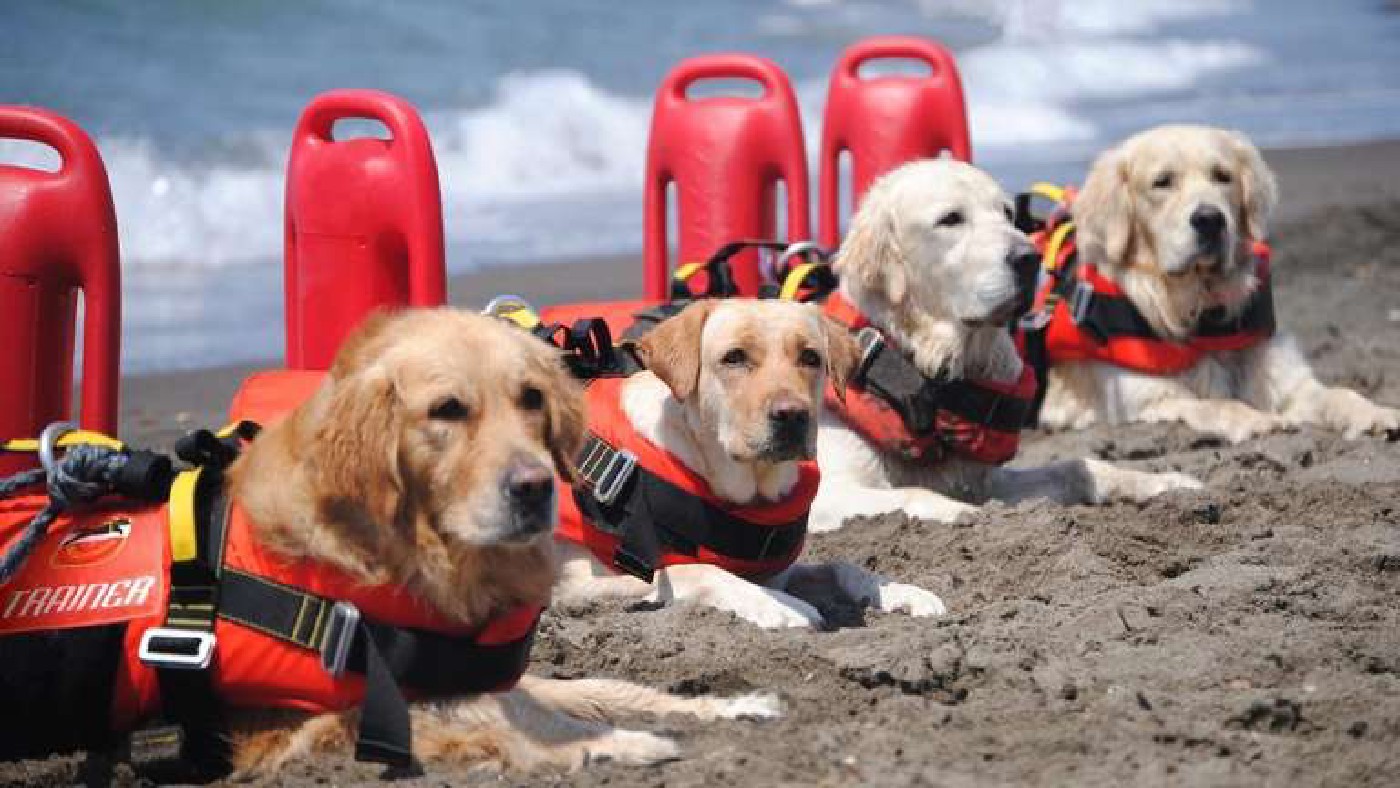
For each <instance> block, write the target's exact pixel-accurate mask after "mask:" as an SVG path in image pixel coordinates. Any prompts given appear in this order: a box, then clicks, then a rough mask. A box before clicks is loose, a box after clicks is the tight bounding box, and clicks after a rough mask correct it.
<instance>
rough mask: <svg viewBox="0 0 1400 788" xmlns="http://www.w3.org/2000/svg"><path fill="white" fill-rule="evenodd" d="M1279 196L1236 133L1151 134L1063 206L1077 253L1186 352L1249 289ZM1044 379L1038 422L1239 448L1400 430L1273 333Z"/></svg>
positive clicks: (1394, 420) (1103, 165)
mask: <svg viewBox="0 0 1400 788" xmlns="http://www.w3.org/2000/svg"><path fill="white" fill-rule="evenodd" d="M1277 199H1278V189H1277V186H1276V185H1275V181H1274V176H1273V174H1272V173H1271V172H1270V171H1269V168H1268V166H1267V165H1266V164H1265V163H1264V160H1263V157H1261V156H1260V155H1259V151H1258V150H1257V149H1256V148H1255V147H1254V145H1252V144H1251V143H1250V142H1249V140H1248V139H1246V138H1245V137H1244V136H1243V135H1241V134H1239V133H1236V132H1231V131H1226V130H1223V129H1216V128H1209V127H1204V126H1163V127H1160V128H1155V129H1151V130H1149V131H1145V132H1142V133H1140V134H1138V135H1136V136H1134V137H1131V138H1129V139H1127V140H1125V141H1124V142H1122V143H1121V144H1120V145H1118V146H1117V147H1116V148H1113V149H1111V150H1109V151H1107V152H1105V153H1104V154H1102V155H1101V156H1100V157H1099V158H1098V160H1097V161H1096V162H1095V163H1094V165H1093V167H1092V169H1091V170H1090V172H1089V177H1088V179H1087V180H1086V181H1085V184H1084V188H1083V190H1082V191H1081V192H1080V194H1079V196H1078V198H1077V199H1075V201H1074V204H1073V207H1072V211H1073V215H1074V221H1075V224H1076V227H1077V229H1076V233H1077V236H1078V238H1077V244H1078V254H1079V255H1080V257H1081V259H1082V260H1083V261H1087V262H1089V263H1091V264H1092V265H1094V266H1096V267H1097V269H1098V272H1099V273H1100V274H1101V275H1102V276H1104V277H1106V278H1107V279H1109V280H1111V281H1112V282H1113V283H1115V284H1116V285H1118V287H1119V288H1120V289H1121V290H1122V292H1123V293H1124V294H1125V295H1126V296H1127V298H1128V299H1129V301H1131V303H1132V305H1133V306H1134V307H1136V309H1137V311H1138V312H1139V313H1140V314H1141V315H1142V317H1143V318H1145V319H1146V321H1147V322H1148V323H1149V324H1150V325H1151V327H1152V329H1153V330H1154V331H1155V332H1156V333H1157V334H1158V335H1159V336H1161V337H1164V338H1166V339H1168V340H1171V341H1175V342H1185V341H1187V340H1188V339H1189V338H1190V337H1191V336H1192V334H1193V331H1194V330H1195V329H1196V326H1197V321H1198V319H1199V318H1200V317H1201V315H1202V313H1203V312H1204V311H1205V310H1207V309H1212V308H1223V309H1224V310H1225V311H1226V312H1227V313H1237V312H1239V311H1240V310H1241V309H1242V308H1243V305H1244V304H1245V303H1246V301H1247V300H1248V299H1249V298H1250V297H1251V295H1252V294H1253V293H1254V291H1255V289H1256V288H1257V287H1258V285H1259V277H1258V276H1257V273H1258V272H1257V271H1256V261H1255V257H1254V256H1253V255H1252V254H1251V253H1250V244H1251V243H1252V242H1254V241H1262V240H1264V238H1265V236H1266V234H1267V230H1268V223H1269V218H1270V214H1271V213H1272V211H1273V209H1274V205H1275V203H1276V201H1277ZM1049 383H1050V387H1049V393H1048V396H1047V398H1046V402H1045V408H1044V411H1043V413H1042V421H1043V422H1044V423H1045V424H1046V425H1047V426H1059V427H1082V426H1085V425H1088V424H1091V423H1093V422H1096V421H1105V422H1108V423H1122V422H1131V421H1148V422H1154V421H1180V422H1185V423H1186V424H1187V425H1189V426H1190V427H1192V428H1193V429H1196V430H1199V431H1201V432H1206V433H1212V434H1215V435H1219V436H1222V437H1224V438H1226V439H1228V440H1231V441H1236V442H1238V441H1241V440H1245V439H1247V438H1250V437H1252V436H1256V435H1260V434H1263V433H1267V432H1270V431H1274V430H1278V429H1282V428H1288V427H1292V426H1295V425H1300V424H1320V425H1325V426H1327V427H1330V428H1333V429H1336V430H1339V431H1341V432H1343V433H1344V434H1345V435H1346V436H1347V437H1348V438H1355V437H1359V436H1361V435H1363V434H1366V433H1374V432H1382V431H1387V430H1394V429H1396V428H1397V426H1400V412H1397V411H1396V410H1395V409H1393V408H1387V407H1382V406H1379V405H1376V404H1375V403H1372V402H1371V401H1369V400H1367V399H1366V398H1365V397H1363V396H1361V395H1360V394H1357V393H1356V392H1354V391H1351V390H1349V389H1344V388H1336V387H1329V386H1326V385H1323V384H1322V383H1321V382H1319V381H1318V380H1317V378H1316V377H1315V376H1314V375H1313V372H1312V369H1311V368H1310V367H1309V365H1308V362H1307V359H1306V358H1304V356H1303V354H1302V353H1301V352H1300V351H1299V349H1298V346H1297V343H1296V342H1295V341H1294V338H1293V337H1292V336H1291V335H1289V334H1288V333H1286V332H1283V331H1279V332H1277V333H1275V334H1274V335H1273V336H1272V337H1269V338H1267V339H1264V340H1263V341H1261V342H1259V343H1258V344H1255V345H1254V346H1252V347H1248V348H1245V349H1241V350H1234V351H1226V352H1212V353H1206V354H1204V356H1203V357H1202V358H1201V359H1200V360H1199V361H1198V362H1197V363H1195V364H1194V365H1193V366H1191V367H1189V368H1187V369H1185V371H1181V372H1177V373H1174V374H1167V375H1154V374H1143V373H1140V372H1135V371H1132V370H1129V369H1127V368H1124V367H1122V366H1118V365H1114V364H1108V363H1102V362H1099V361H1086V362H1083V363H1067V364H1057V365H1056V366H1055V367H1054V369H1053V371H1052V374H1051V375H1050V382H1049Z"/></svg>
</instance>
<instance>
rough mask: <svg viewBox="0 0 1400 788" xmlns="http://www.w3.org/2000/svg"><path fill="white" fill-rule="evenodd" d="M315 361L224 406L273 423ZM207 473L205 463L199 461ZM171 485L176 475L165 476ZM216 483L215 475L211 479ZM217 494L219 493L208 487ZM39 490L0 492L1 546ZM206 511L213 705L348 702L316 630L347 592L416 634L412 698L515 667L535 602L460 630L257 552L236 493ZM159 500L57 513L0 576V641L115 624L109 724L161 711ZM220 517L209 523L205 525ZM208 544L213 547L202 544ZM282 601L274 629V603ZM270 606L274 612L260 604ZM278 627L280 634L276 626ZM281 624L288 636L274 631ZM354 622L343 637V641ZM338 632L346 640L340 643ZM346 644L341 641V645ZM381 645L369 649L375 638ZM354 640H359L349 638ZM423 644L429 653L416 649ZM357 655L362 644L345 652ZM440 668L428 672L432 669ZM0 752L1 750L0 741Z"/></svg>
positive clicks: (381, 620) (407, 686)
mask: <svg viewBox="0 0 1400 788" xmlns="http://www.w3.org/2000/svg"><path fill="white" fill-rule="evenodd" d="M322 374H323V373H320V372H264V373H260V374H257V375H254V376H251V377H250V378H249V379H248V380H247V381H245V383H244V386H243V387H242V388H241V389H240V391H239V393H238V395H237V397H236V398H235V400H234V406H233V408H232V410H233V411H234V413H235V414H236V415H237V416H239V417H240V418H244V419H254V418H256V419H259V420H262V421H273V420H275V419H277V418H279V417H281V416H282V415H284V414H285V413H286V412H287V410H289V409H291V408H293V407H295V406H296V405H298V404H300V402H302V401H303V400H304V399H305V398H306V397H307V396H309V395H310V394H311V392H313V391H314V390H315V387H316V386H317V385H319V380H320V377H321V375H322ZM206 470H207V469H206ZM177 484H178V482H177ZM219 486H220V487H221V485H219ZM221 494H222V493H221V491H220V495H221ZM46 502H47V499H46V498H45V497H44V496H38V495H30V496H25V497H23V498H13V499H9V500H6V501H3V502H0V544H3V545H8V544H9V543H10V542H11V541H12V539H13V538H14V537H16V536H17V535H18V534H19V532H21V531H22V530H23V529H24V527H25V526H26V525H27V524H28V522H29V521H30V519H32V517H33V515H34V513H35V512H37V511H38V510H39V509H40V508H42V507H43V506H44V504H45V503H46ZM205 509H207V511H208V513H209V516H210V517H215V518H219V519H218V521H217V523H215V524H214V525H208V524H204V527H206V528H212V529H214V530H210V531H204V532H202V533H203V534H206V535H202V536H201V537H200V542H201V544H202V545H203V546H204V548H209V547H210V545H209V544H208V542H206V541H205V540H206V539H207V540H208V541H210V542H212V541H217V537H210V536H207V534H218V533H219V532H220V531H222V534H223V540H222V543H223V548H222V552H221V554H220V555H219V558H218V560H217V565H219V566H221V575H220V578H219V581H218V582H219V587H220V592H219V597H218V616H219V617H218V619H217V620H216V621H215V622H214V629H213V635H214V647H213V652H212V660H211V661H210V663H209V666H208V668H207V673H208V676H209V684H210V687H211V688H212V689H213V691H214V693H215V694H216V695H217V697H218V698H219V699H220V700H221V701H222V702H223V703H224V704H226V705H229V706H234V707H248V708H281V709H295V710H298V711H305V712H311V713H322V712H333V711H342V710H345V709H348V708H351V707H354V706H357V705H359V704H360V703H361V701H362V699H363V698H364V696H365V687H366V679H365V675H364V672H363V670H362V669H360V668H357V667H355V665H354V664H353V663H354V661H355V659H356V657H355V655H353V654H347V656H348V657H349V659H350V660H351V663H352V664H351V665H350V666H349V669H348V670H346V671H344V672H341V673H339V674H338V675H333V674H332V673H331V672H329V671H328V670H327V669H326V668H325V667H324V666H323V664H324V656H325V655H324V653H323V651H324V649H323V648H318V647H323V646H325V645H326V644H328V642H329V640H328V639H329V637H330V635H331V634H332V633H329V632H328V630H327V628H328V627H329V626H331V624H332V618H334V617H335V615H336V611H335V603H349V604H351V605H353V606H354V608H355V609H356V610H357V611H358V614H359V616H360V617H361V619H362V621H363V622H365V623H366V625H369V626H373V627H376V628H377V630H376V631H377V632H383V633H387V632H389V631H390V630H396V631H399V632H402V633H404V636H405V637H407V638H418V639H419V641H418V642H416V643H415V647H416V649H417V651H418V652H420V653H417V654H414V655H413V658H414V659H415V660H417V663H416V664H415V665H414V666H413V667H410V668H408V669H407V672H406V673H405V674H404V675H403V676H402V677H401V679H400V683H401V684H402V686H403V690H404V691H405V692H406V693H407V694H408V695H409V696H412V697H418V696H440V695H444V694H466V693H474V692H484V691H495V690H503V689H508V688H509V687H511V686H513V685H514V684H515V682H516V681H517V680H518V679H519V677H520V676H521V675H522V674H523V672H524V669H525V666H526V663H527V661H528V656H529V650H530V645H531V642H532V640H533V635H534V631H535V626H536V623H537V621H538V619H539V616H540V613H541V612H542V609H543V608H542V606H539V605H522V606H520V607H517V608H514V609H511V610H504V611H501V612H500V613H499V614H497V615H495V616H493V617H492V618H491V619H490V620H488V621H486V622H484V623H482V624H479V625H476V626H473V627H465V626H463V625H461V624H460V623H457V622H454V621H452V620H449V619H447V618H445V617H443V616H442V615H440V614H438V613H436V612H435V611H434V610H433V609H432V608H431V607H430V606H429V605H428V603H426V602H425V601H423V600H421V599H419V598H417V597H415V596H413V595H412V594H410V593H408V592H406V591H405V590H403V589H401V588H398V587H394V586H367V585H364V584H362V583H361V582H359V581H357V580H356V579H354V578H352V577H350V576H347V575H345V574H344V573H342V572H340V571H338V570H336V569H333V568H331V567H328V566H325V565H323V564H319V563H314V562H311V561H308V560H286V559H283V558H281V557H279V556H277V555H275V554H273V553H270V552H269V551H267V550H264V549H262V548H261V547H260V546H259V545H258V544H257V543H256V541H255V540H254V538H253V529H252V523H250V522H249V521H248V520H247V518H246V516H245V515H244V513H243V510H242V509H241V507H239V506H237V505H236V504H229V505H227V506H219V505H218V504H217V503H210V504H208V505H206V506H205ZM170 513H171V510H170V505H169V504H161V505H144V506H141V505H134V504H127V503H122V502H104V503H102V504H100V505H99V506H96V507H93V508H89V509H84V510H82V511H76V512H72V513H65V514H64V515H61V516H60V518H59V519H58V520H57V521H55V522H54V524H53V525H52V526H51V527H50V530H49V532H48V536H47V538H46V540H45V542H44V544H43V545H42V546H41V548H40V549H39V550H37V551H36V552H35V553H33V554H32V555H31V556H30V558H29V560H28V561H27V562H26V563H25V565H24V567H23V568H22V569H21V570H20V572H19V573H18V574H17V575H16V576H15V577H13V578H11V580H10V581H9V582H7V583H5V584H4V585H3V586H0V639H3V638H5V637H8V636H10V635H13V634H19V633H33V632H42V631H53V630H64V629H71V628H74V627H92V626H100V625H124V626H125V632H124V634H123V635H122V642H123V645H124V647H123V648H122V649H121V654H120V656H119V657H118V663H117V668H116V674H115V679H114V681H113V685H112V697H111V705H110V721H111V722H110V727H111V730H112V731H115V732H120V731H129V730H132V729H134V728H136V727H137V726H138V725H139V724H141V723H142V722H143V721H145V720H146V719H149V718H150V717H152V716H154V715H155V714H156V713H158V712H159V711H161V709H162V698H161V682H160V680H159V677H158V675H157V674H158V671H157V670H156V669H155V668H153V667H151V666H150V665H149V664H147V663H146V662H144V661H142V660H141V659H140V658H139V657H138V652H139V650H140V648H141V645H142V643H143V638H145V636H146V635H147V632H148V631H149V630H151V629H152V628H153V627H162V626H169V625H170V621H172V620H173V617H174V616H175V615H176V613H175V608H174V607H173V606H169V605H168V604H167V603H168V602H169V601H170V597H171V594H172V591H171V589H172V573H174V572H176V571H177V569H176V568H174V567H176V566H177V563H178V562H176V558H175V557H174V556H173V552H172V542H171V530H170V525H169V518H170ZM220 524H221V525H222V528H219V527H218V526H219V525H220ZM214 549H217V548H214ZM289 602H291V603H294V604H292V605H291V607H290V608H289V609H287V610H284V611H280V612H283V613H285V614H286V615H285V616H283V618H284V619H285V620H284V621H282V622H280V623H283V624H286V625H287V626H285V627H279V626H277V624H278V623H279V622H278V613H279V611H278V610H276V609H275V608H276V606H277V605H283V606H286V605H287V603H289ZM269 608H274V609H269ZM277 632H281V633H282V636H278V635H277V634H274V633H277ZM288 632H290V633H292V634H293V635H294V636H295V637H296V638H297V639H298V640H299V641H300V642H293V641H292V640H289V639H288V638H287V637H286V636H285V635H286V633H288ZM355 635H356V633H355V632H354V631H347V633H346V636H347V637H350V638H352V639H353V638H354V636H355ZM349 642H350V641H347V644H348V643H349ZM347 647H348V646H347ZM382 647H383V646H381V648H382ZM356 648H357V649H358V650H359V651H363V650H364V645H363V644H362V643H361V644H356ZM433 651H436V652H437V655H436V656H437V657H450V659H445V658H443V659H437V660H436V662H435V663H433V664H431V665H430V664H428V662H427V661H425V660H428V659H432V658H434V656H433V655H431V654H430V652H433ZM359 657H360V659H361V662H362V663H363V660H364V655H363V654H359ZM437 668H441V670H437ZM0 750H3V748H0Z"/></svg>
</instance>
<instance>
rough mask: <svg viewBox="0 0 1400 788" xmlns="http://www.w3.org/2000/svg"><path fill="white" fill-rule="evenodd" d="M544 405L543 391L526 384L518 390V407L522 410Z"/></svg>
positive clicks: (538, 407)
mask: <svg viewBox="0 0 1400 788" xmlns="http://www.w3.org/2000/svg"><path fill="white" fill-rule="evenodd" d="M543 407H544V392H543V391H540V390H539V389H537V388H535V387H534V386H526V387H525V388H523V389H521V390H520V408H521V409H522V410H539V409H540V408H543Z"/></svg>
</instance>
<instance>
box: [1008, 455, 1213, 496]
mask: <svg viewBox="0 0 1400 788" xmlns="http://www.w3.org/2000/svg"><path fill="white" fill-rule="evenodd" d="M987 487H988V490H989V491H990V492H991V496H992V498H995V499H996V500H998V501H1002V502H1004V503H1010V504H1016V503H1021V502H1022V501H1031V500H1035V499H1038V498H1044V499H1048V500H1051V501H1054V502H1055V503H1059V504H1070V505H1073V504H1086V503H1109V502H1111V501H1145V500H1147V499H1149V498H1154V497H1156V496H1158V495H1161V494H1162V493H1164V492H1167V491H1169V490H1199V489H1201V482H1200V481H1199V480H1197V479H1196V478H1194V477H1192V476H1187V475H1186V474H1184V473H1152V472H1149V471H1134V470H1130V469H1128V468H1119V467H1118V466H1116V465H1113V464H1111V463H1107V462H1104V461H1102V460H1095V459H1090V458H1085V459H1077V460H1065V461H1063V462H1057V463H1052V464H1050V465H1044V466H1041V467H1039V468H989V469H988V471H987Z"/></svg>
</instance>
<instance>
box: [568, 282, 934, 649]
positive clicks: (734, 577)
mask: <svg viewBox="0 0 1400 788" xmlns="http://www.w3.org/2000/svg"><path fill="white" fill-rule="evenodd" d="M638 352H639V355H640V356H641V358H642V360H643V361H644V362H645V364H646V367H647V369H645V370H643V371H641V372H638V373H636V374H635V375H633V376H632V377H630V378H628V379H627V380H626V381H625V382H623V383H622V384H621V389H620V397H619V398H620V405H621V411H622V418H625V419H627V421H628V422H629V423H630V425H631V428H632V429H633V430H635V431H636V433H637V434H638V435H639V436H640V437H641V438H642V439H644V440H645V441H646V442H648V443H650V444H651V445H653V446H656V447H659V448H661V449H664V450H665V451H666V452H667V453H668V454H669V455H670V456H672V457H674V458H676V459H677V460H679V462H681V463H682V464H683V465H684V466H685V467H687V468H688V469H689V470H690V471H691V472H693V473H695V474H697V475H698V476H699V477H700V478H701V479H703V480H704V483H705V485H706V486H707V487H708V490H709V491H710V492H711V493H712V495H713V497H714V498H715V499H717V500H718V501H721V502H723V503H724V505H734V506H740V507H745V506H747V507H752V506H754V505H759V506H762V505H764V502H774V501H782V500H783V499H785V498H787V497H788V496H789V494H790V493H792V492H793V491H794V489H795V486H796V485H798V484H799V483H800V482H799V464H800V463H802V462H806V461H810V459H811V457H812V454H813V452H814V450H815V444H816V432H817V419H818V414H819V413H820V411H821V408H822V390H823V388H824V386H825V385H826V380H827V375H828V372H829V374H831V375H832V376H833V377H834V378H844V377H845V376H846V375H847V374H848V373H849V370H850V368H851V366H852V365H853V364H854V363H855V354H856V347H855V343H854V341H853V340H852V339H851V338H850V336H849V334H848V333H847V332H846V330H845V329H844V328H843V327H841V326H839V325H837V324H835V323H833V322H831V321H828V320H825V319H823V318H822V316H821V314H820V312H819V311H818V310H817V309H816V307H814V306H811V305H807V304H796V303H791V302H786V301H757V300H743V299H732V300H724V301H715V300H703V301H698V302H696V303H694V304H691V305H690V306H688V307H687V308H686V309H685V310H683V311H682V312H681V313H680V314H678V315H676V316H675V317H672V318H670V319H668V320H666V321H664V322H662V323H661V324H660V325H659V326H657V327H656V328H655V329H653V330H652V331H651V333H649V334H647V336H646V337H645V338H643V339H642V340H641V342H640V343H639V346H638ZM591 396H593V395H592V394H590V397H591ZM590 402H593V400H590ZM601 412H602V408H599V407H593V406H592V405H591V406H590V415H589V422H590V427H591V428H594V429H597V425H596V423H595V422H596V419H598V418H599V417H600V415H599V414H600V413H601ZM644 462H645V461H644ZM803 514H806V506H805V505H804V506H803ZM568 517H569V515H565V519H568ZM666 525H667V524H666V523H656V526H657V530H661V528H662V527H664V526H666ZM751 527H756V526H751ZM561 535H562V536H563V537H564V539H566V540H569V539H570V538H571V537H570V529H568V528H567V527H565V528H563V529H562V530H561ZM573 538H574V539H575V541H565V542H563V543H562V544H561V545H560V549H561V551H562V558H563V565H562V570H561V578H560V582H559V586H558V590H557V594H556V598H557V599H561V600H569V599H575V600H576V599H588V598H596V597H609V596H612V597H617V596H637V597H642V596H649V597H650V598H651V599H652V600H653V601H656V602H659V603H663V604H664V603H671V602H688V603H695V604H703V605H708V606H710V607H715V608H718V609H720V610H727V611H730V612H732V613H734V614H735V615H737V616H739V617H740V618H743V619H745V620H747V621H750V622H752V623H754V624H757V625H759V626H761V627H765V628H777V627H815V626H821V625H822V624H823V623H824V622H823V619H822V615H821V613H820V612H819V611H818V610H817V609H816V608H815V607H814V606H813V605H812V604H810V603H809V602H808V601H806V600H804V599H802V598H800V597H799V596H797V595H796V591H797V589H801V588H812V587H813V584H826V585H834V586H835V587H836V588H837V589H839V590H840V591H841V592H842V593H843V594H845V595H846V596H848V597H850V598H852V599H854V600H857V601H861V602H863V603H865V604H869V605H872V606H874V607H877V608H878V609H880V610H883V611H902V612H906V613H909V614H910V615H914V616H932V615H940V614H942V613H943V612H944V606H943V603H942V601H941V600H939V598H938V597H937V596H934V595H933V594H932V593H929V592H928V591H925V590H923V589H921V588H917V587H915V586H911V585H906V584H903V583H895V582H891V581H889V580H886V579H885V578H882V577H880V576H879V575H876V574H874V573H872V572H869V571H867V570H865V569H862V568H860V567H858V566H855V565H854V564H849V563H841V562H836V563H823V564H806V563H799V562H795V561H792V560H791V559H789V560H788V561H786V562H780V564H785V565H784V567H783V568H781V570H780V571H776V573H771V574H770V573H768V572H762V573H760V574H758V575H747V576H745V577H741V576H739V575H738V574H735V573H734V572H731V571H729V570H727V569H725V568H722V567H720V566H716V565H712V564H710V563H678V564H674V565H670V566H662V567H659V568H658V569H657V571H656V576H655V580H654V582H651V583H648V582H646V581H644V580H641V579H639V578H637V577H633V576H629V575H623V574H617V573H615V572H614V570H613V569H612V567H611V566H609V565H608V563H610V562H608V559H609V558H610V556H606V555H605V556H602V557H601V558H600V556H598V555H595V553H594V552H592V551H590V549H589V548H588V547H587V546H585V544H584V543H581V542H580V541H577V539H578V532H577V531H574V532H573ZM799 547H800V544H799ZM793 557H794V558H795V556H793Z"/></svg>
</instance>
